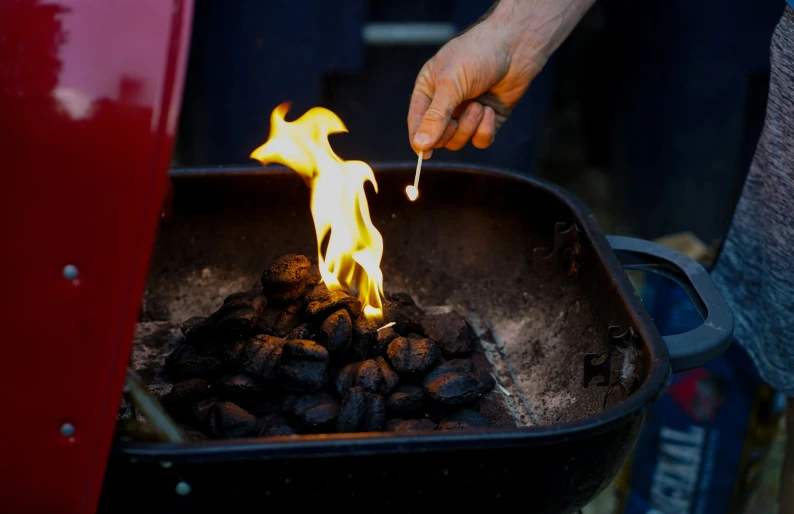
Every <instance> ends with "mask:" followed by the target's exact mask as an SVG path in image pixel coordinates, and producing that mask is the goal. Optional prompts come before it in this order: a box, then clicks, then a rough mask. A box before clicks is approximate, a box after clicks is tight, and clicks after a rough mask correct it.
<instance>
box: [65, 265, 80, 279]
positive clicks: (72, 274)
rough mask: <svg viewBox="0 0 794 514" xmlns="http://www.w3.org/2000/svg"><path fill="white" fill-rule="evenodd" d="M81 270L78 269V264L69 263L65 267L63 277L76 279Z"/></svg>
mask: <svg viewBox="0 0 794 514" xmlns="http://www.w3.org/2000/svg"><path fill="white" fill-rule="evenodd" d="M79 274H80V272H79V271H78V269H77V266H73V265H72V264H67V265H66V266H64V267H63V278H65V279H66V280H74V279H76V278H77V275H79Z"/></svg>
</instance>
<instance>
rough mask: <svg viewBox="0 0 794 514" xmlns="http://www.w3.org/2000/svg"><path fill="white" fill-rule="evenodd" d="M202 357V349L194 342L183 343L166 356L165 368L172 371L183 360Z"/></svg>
mask: <svg viewBox="0 0 794 514" xmlns="http://www.w3.org/2000/svg"><path fill="white" fill-rule="evenodd" d="M199 357H202V352H201V350H200V349H199V348H198V347H196V346H193V345H192V344H185V343H182V344H180V345H179V346H177V347H176V348H174V350H173V351H172V352H171V353H169V354H168V356H167V357H166V358H165V369H166V371H168V372H169V373H171V372H172V371H173V369H174V366H176V364H177V363H179V362H181V361H190V360H196V359H198V358H199Z"/></svg>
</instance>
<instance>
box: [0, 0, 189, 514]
mask: <svg viewBox="0 0 794 514" xmlns="http://www.w3.org/2000/svg"><path fill="white" fill-rule="evenodd" d="M192 12H193V4H192V2H191V1H189V0H135V1H129V0H82V1H81V0H57V1H53V0H50V1H40V0H0V170H1V171H2V182H0V215H2V222H1V224H0V227H2V228H0V238H1V239H0V241H2V252H0V273H2V278H1V279H0V281H1V282H0V283H2V285H1V286H0V291H2V292H1V293H0V294H1V295H2V296H1V297H0V298H2V303H0V512H3V513H5V512H13V513H23V512H36V513H40V512H58V513H77V512H80V513H84V512H94V511H95V510H96V503H97V499H98V496H99V491H100V488H101V485H102V477H103V473H104V468H105V463H106V460H107V455H108V451H109V448H110V444H111V441H112V434H113V428H114V421H115V416H116V411H117V408H118V404H119V400H120V394H121V389H122V386H123V381H124V374H125V370H126V366H127V362H128V359H129V352H130V345H131V340H132V331H133V328H134V324H135V322H136V319H137V316H138V310H139V305H140V298H141V294H142V292H143V288H144V282H145V277H146V272H147V267H148V262H149V257H150V252H151V249H152V245H153V242H154V236H155V233H156V229H157V217H158V212H159V207H160V200H161V197H162V194H163V188H164V186H165V181H166V177H167V170H168V167H169V164H170V156H171V149H172V143H173V139H174V133H175V129H176V124H177V119H178V114H179V108H180V103H181V95H182V85H183V84H182V82H183V76H184V72H185V66H186V62H187V59H186V57H187V51H188V46H189V36H190V22H191V19H192ZM68 266H74V267H75V268H76V276H75V277H72V276H71V275H70V272H72V271H75V268H69V267H68ZM66 423H68V424H71V426H73V427H74V434H73V435H69V431H68V430H62V427H63V426H64V424H66ZM67 428H68V427H67ZM62 434H66V435H62Z"/></svg>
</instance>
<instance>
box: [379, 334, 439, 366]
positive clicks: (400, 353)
mask: <svg viewBox="0 0 794 514" xmlns="http://www.w3.org/2000/svg"><path fill="white" fill-rule="evenodd" d="M386 354H387V355H388V357H389V362H391V365H392V367H394V369H395V370H397V372H399V373H422V372H424V371H426V370H427V369H429V368H430V367H431V366H432V365H433V364H435V363H436V361H438V359H439V358H440V355H439V352H438V348H436V345H435V344H434V343H433V341H431V340H429V339H408V338H405V337H398V338H396V339H394V340H393V341H392V342H391V343H389V346H388V348H387V350H386Z"/></svg>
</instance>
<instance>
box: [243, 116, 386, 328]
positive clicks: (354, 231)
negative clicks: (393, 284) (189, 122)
mask: <svg viewBox="0 0 794 514" xmlns="http://www.w3.org/2000/svg"><path fill="white" fill-rule="evenodd" d="M288 110H289V103H283V104H281V105H279V106H278V107H276V108H275V109H274V110H273V113H272V114H271V116H270V137H269V138H268V140H267V141H266V142H265V144H263V145H262V146H260V147H259V148H257V149H256V150H254V151H253V152H252V153H251V157H252V158H254V159H256V160H258V161H260V162H261V163H262V164H268V163H279V164H283V165H285V166H288V167H290V168H292V169H293V170H295V171H296V172H298V173H299V174H300V175H302V176H303V177H305V178H306V179H308V181H309V183H310V184H311V188H312V193H311V210H312V216H313V217H314V229H315V232H316V234H317V253H318V256H319V268H320V273H321V274H322V278H323V282H325V284H326V285H327V286H328V288H329V289H342V288H345V289H349V290H350V291H351V292H353V294H357V295H358V299H359V300H360V301H361V303H362V305H363V307H364V314H365V315H366V316H367V317H368V318H375V319H377V318H381V317H382V313H383V304H382V301H381V299H382V298H383V273H382V272H381V270H380V260H381V257H382V256H383V237H382V236H381V235H380V232H378V230H377V229H376V228H375V225H374V224H373V223H372V220H370V218H369V206H368V205H367V196H366V194H365V192H364V184H365V183H366V182H367V181H369V182H371V183H372V185H373V187H374V188H375V192H376V193H377V192H378V183H377V182H376V181H375V174H374V173H373V171H372V169H371V168H370V167H369V166H368V165H367V164H366V163H364V162H361V161H344V160H342V159H341V158H340V157H339V156H338V155H336V154H335V153H334V151H333V150H332V149H331V145H330V143H329V142H328V136H329V135H330V134H334V133H338V132H347V128H346V127H345V125H344V123H342V120H340V119H339V117H338V116H337V115H336V114H334V113H333V112H331V111H329V110H328V109H324V108H321V107H315V108H313V109H310V110H309V111H307V112H306V113H305V114H304V115H303V116H301V117H300V118H298V119H297V120H295V121H291V122H289V121H286V120H285V119H284V116H285V115H286V113H287V111H288ZM326 237H327V238H328V246H327V248H326V251H325V255H323V249H322V245H323V241H324V240H325V239H326Z"/></svg>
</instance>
